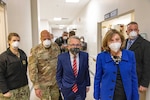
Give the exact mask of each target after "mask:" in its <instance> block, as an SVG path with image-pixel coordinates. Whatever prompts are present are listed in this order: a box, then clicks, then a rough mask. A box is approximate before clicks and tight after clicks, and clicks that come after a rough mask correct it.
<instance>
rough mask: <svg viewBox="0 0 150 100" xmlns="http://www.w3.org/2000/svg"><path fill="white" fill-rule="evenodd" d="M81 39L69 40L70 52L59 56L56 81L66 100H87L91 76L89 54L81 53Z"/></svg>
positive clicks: (74, 37)
mask: <svg viewBox="0 0 150 100" xmlns="http://www.w3.org/2000/svg"><path fill="white" fill-rule="evenodd" d="M80 48H81V43H80V39H79V38H78V37H76V36H72V37H70V38H69V40H68V50H69V51H68V52H66V53H62V54H60V55H59V56H58V62H57V73H56V79H57V83H58V85H59V88H60V90H61V92H62V94H63V96H64V100H85V98H86V92H88V91H89V86H90V76H89V65H88V53H86V52H82V51H80Z"/></svg>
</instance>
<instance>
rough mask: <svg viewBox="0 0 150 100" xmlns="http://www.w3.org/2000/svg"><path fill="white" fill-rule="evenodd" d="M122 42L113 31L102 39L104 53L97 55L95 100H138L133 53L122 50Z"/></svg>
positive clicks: (122, 38) (119, 35) (115, 31)
mask: <svg viewBox="0 0 150 100" xmlns="http://www.w3.org/2000/svg"><path fill="white" fill-rule="evenodd" d="M124 40H125V39H124V36H123V35H122V34H121V33H119V32H118V31H117V30H115V29H111V30H109V31H108V32H107V33H106V35H105V37H104V40H103V49H104V52H102V53H100V54H98V56H97V60H96V73H95V78H94V98H95V99H96V100H139V94H138V82H137V75H136V62H135V57H134V53H133V52H132V51H129V50H124V49H122V48H123V47H124Z"/></svg>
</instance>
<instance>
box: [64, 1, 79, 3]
mask: <svg viewBox="0 0 150 100" xmlns="http://www.w3.org/2000/svg"><path fill="white" fill-rule="evenodd" d="M79 1H80V0H66V2H68V3H77V2H79Z"/></svg>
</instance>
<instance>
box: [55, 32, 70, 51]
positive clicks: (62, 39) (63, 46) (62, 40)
mask: <svg viewBox="0 0 150 100" xmlns="http://www.w3.org/2000/svg"><path fill="white" fill-rule="evenodd" d="M67 40H68V32H63V34H62V36H61V37H59V38H57V39H56V40H55V42H56V43H57V44H58V46H59V47H60V50H61V53H63V52H66V51H68V50H67Z"/></svg>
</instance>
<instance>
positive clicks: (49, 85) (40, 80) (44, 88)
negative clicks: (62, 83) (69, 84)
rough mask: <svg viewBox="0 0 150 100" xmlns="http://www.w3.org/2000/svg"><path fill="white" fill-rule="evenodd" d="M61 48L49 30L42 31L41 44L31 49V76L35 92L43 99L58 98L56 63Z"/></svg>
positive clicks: (56, 99) (54, 99)
mask: <svg viewBox="0 0 150 100" xmlns="http://www.w3.org/2000/svg"><path fill="white" fill-rule="evenodd" d="M59 54H60V48H59V46H58V45H57V44H56V43H53V42H51V37H50V33H49V32H48V31H47V30H43V31H42V32H41V44H39V45H37V46H36V47H34V48H32V49H31V56H30V57H29V77H30V79H31V81H32V83H33V87H34V89H35V94H36V96H37V97H39V98H40V99H41V100H58V98H59V89H58V86H57V83H56V66H57V65H56V64H57V56H58V55H59Z"/></svg>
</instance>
